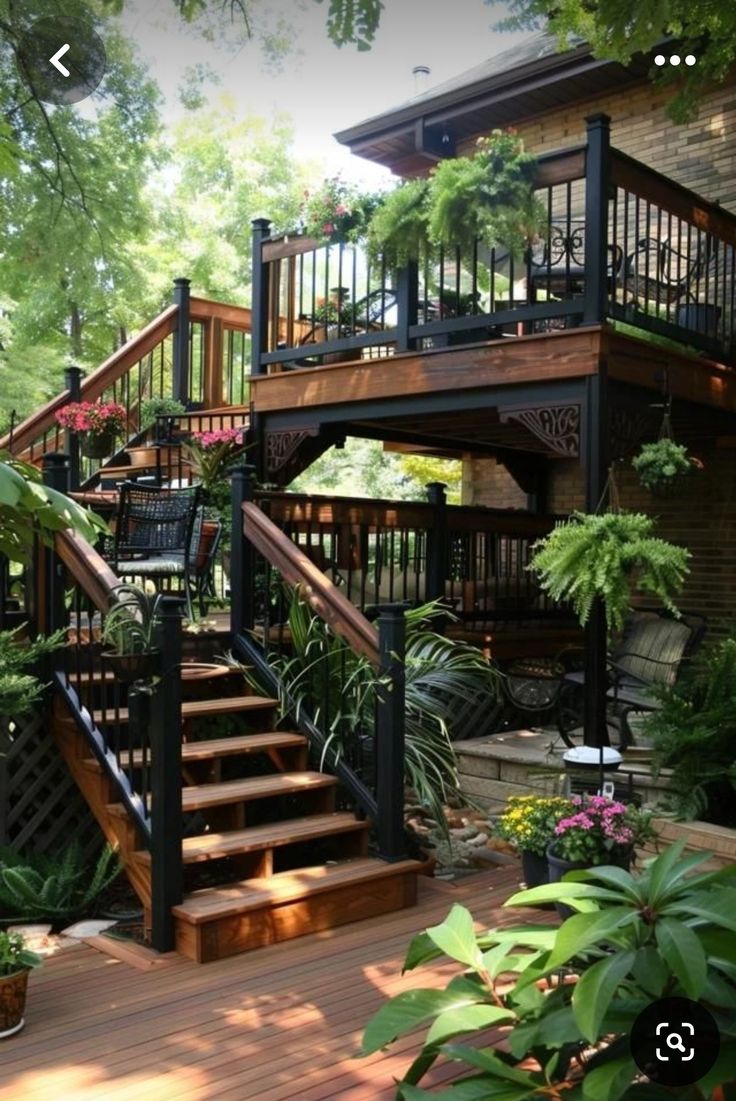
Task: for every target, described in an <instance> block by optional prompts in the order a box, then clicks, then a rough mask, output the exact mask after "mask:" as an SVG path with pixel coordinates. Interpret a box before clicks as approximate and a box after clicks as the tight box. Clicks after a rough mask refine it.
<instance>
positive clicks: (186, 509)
mask: <svg viewBox="0 0 736 1101" xmlns="http://www.w3.org/2000/svg"><path fill="white" fill-rule="evenodd" d="M199 495H200V489H199V486H185V487H183V488H180V489H161V488H159V487H158V486H142V485H138V484H136V483H134V482H124V483H123V485H122V486H121V488H120V505H119V507H118V515H117V521H116V525H115V546H114V550H113V562H112V564H113V568H114V570H115V572H116V573H117V574H118V575H119V576H120V577H133V578H136V577H139V578H150V579H153V580H157V579H159V578H168V579H170V578H172V577H179V578H181V579H182V582H183V595H184V599H185V600H186V605H187V615H188V616H189V618H190V619H193V617H194V611H193V608H192V590H193V589H194V590H195V591H196V589H197V584H196V557H197V550H198V548H199V539H200V532H201V526H202V513H201V511H200V510H199V509H198V507H197V506H198V503H199Z"/></svg>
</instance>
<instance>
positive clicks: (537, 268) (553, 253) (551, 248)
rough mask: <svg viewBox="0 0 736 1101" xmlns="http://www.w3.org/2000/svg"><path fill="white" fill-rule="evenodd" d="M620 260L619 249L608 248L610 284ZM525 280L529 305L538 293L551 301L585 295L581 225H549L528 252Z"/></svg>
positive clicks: (583, 225)
mask: <svg viewBox="0 0 736 1101" xmlns="http://www.w3.org/2000/svg"><path fill="white" fill-rule="evenodd" d="M622 260H623V252H622V250H621V248H620V247H619V246H618V245H609V246H608V264H607V272H608V279H609V281H610V282H611V283H612V284H613V283H614V282H615V280H616V279H617V278H618V276H619V273H620V271H621V263H622ZM528 281H529V298H530V300H531V301H532V302H536V301H537V299H538V297H539V292H540V291H543V292H544V293H545V294H547V295H549V296H551V297H554V298H573V297H575V296H577V295H582V294H583V293H584V291H585V223H584V222H580V221H575V222H570V223H569V224H568V223H563V224H562V225H551V226H550V232H549V235H548V236H547V237H545V238H544V239H542V240H540V241H539V242H538V243H537V244H536V245H535V246H534V247H533V248H532V250H531V256H530V260H529V277H528Z"/></svg>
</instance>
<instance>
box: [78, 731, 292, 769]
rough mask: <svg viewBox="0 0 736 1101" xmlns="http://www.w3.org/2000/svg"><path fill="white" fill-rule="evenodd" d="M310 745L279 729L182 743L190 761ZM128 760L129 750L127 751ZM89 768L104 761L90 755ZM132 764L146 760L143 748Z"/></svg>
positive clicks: (183, 755)
mask: <svg viewBox="0 0 736 1101" xmlns="http://www.w3.org/2000/svg"><path fill="white" fill-rule="evenodd" d="M306 745H307V739H306V738H305V737H304V736H303V735H302V734H289V733H287V732H284V731H279V730H275V731H273V733H270V734H238V735H235V736H233V737H231V738H210V739H209V740H207V741H195V742H184V743H183V745H182V747H181V759H182V761H183V762H184V763H185V764H186V763H187V762H189V761H209V760H212V759H213V758H215V757H240V756H242V755H243V754H247V753H266V752H267V751H268V750H269V749H302V748H303V747H304V746H306ZM150 759H151V754H150V751H149V752H148V753H147V754H146V760H147V761H150ZM125 760H126V762H127V761H128V753H127V752H126V753H125ZM83 763H84V765H85V767H86V768H91V769H94V770H95V771H99V769H100V767H101V766H100V764H99V762H98V761H97V758H95V757H88V758H87V759H86V760H85V761H84V762H83ZM132 764H134V765H142V764H143V750H142V749H134V750H133V753H132Z"/></svg>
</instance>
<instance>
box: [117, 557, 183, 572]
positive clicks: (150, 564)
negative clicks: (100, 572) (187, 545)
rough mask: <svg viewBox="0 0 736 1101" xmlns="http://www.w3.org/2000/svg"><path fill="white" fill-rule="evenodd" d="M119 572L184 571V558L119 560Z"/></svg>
mask: <svg viewBox="0 0 736 1101" xmlns="http://www.w3.org/2000/svg"><path fill="white" fill-rule="evenodd" d="M118 573H124V574H138V573H140V574H151V575H153V574H161V575H164V574H170V573H184V559H183V558H175V557H171V558H137V559H135V560H134V561H132V562H118Z"/></svg>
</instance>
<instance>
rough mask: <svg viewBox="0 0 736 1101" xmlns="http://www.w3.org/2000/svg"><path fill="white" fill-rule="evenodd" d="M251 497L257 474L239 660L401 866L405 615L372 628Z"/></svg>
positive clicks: (239, 578)
mask: <svg viewBox="0 0 736 1101" xmlns="http://www.w3.org/2000/svg"><path fill="white" fill-rule="evenodd" d="M252 492H253V490H252V481H251V472H250V471H248V470H239V471H236V472H235V474H234V476H233V531H232V605H231V609H232V624H231V625H232V634H233V647H234V650H235V652H236V653H238V654H239V655H240V656H241V657H242V658H243V659H244V660H245V661H246V662H247V663H248V664H249V665H250V666H251V667H252V668H253V669H254V670H255V671H256V672H257V673H258V674H259V675H260V677H261V678H262V680H263V681H264V682H265V685H266V686H267V688H268V690H269V691H271V692H273V693H278V695H279V697H280V698H281V700H282V701H283V702H284V705H285V707H286V709H287V710H288V711H289V712H290V719H291V720H292V721H293V722H294V723H295V724H296V725H297V726H298V728H299V729H301V730H302V731H303V732H304V733H305V734H306V735H307V736H308V738H309V739H310V745H311V748H312V751H313V753H314V754H316V755H317V757H318V759H319V761H320V763H321V764H322V765H324V766H325V767H329V768H330V769H331V771H333V773H334V774H335V775H336V776H337V777H338V779H339V780H340V782H341V785H342V789H343V791H344V793H345V796H346V799H347V800H348V802H350V803H351V804H352V805H354V806H355V807H357V809H358V810H359V812H361V813H363V814H364V815H365V816H366V817H368V818H370V819H371V820H372V821H373V822H374V824H375V827H376V838H377V845H378V853H379V855H380V856H381V857H382V858H384V859H386V860H398V859H401V858H402V857H403V856H404V855H405V843H404V829H403V795H404V695H403V691H404V689H403V685H404V670H403V662H404V640H405V636H404V615H403V608H402V607H400V606H396V605H394V606H387V607H383V608H381V609H380V610H379V617H378V624H377V628H376V627H374V626H372V625H371V624H370V623H369V622H368V620H366V619H365V617H364V616H363V615H362V614H361V613H360V612H359V611H358V610H357V609H356V608H354V607H353V605H351V604H350V603H349V601H348V600H347V599H346V598H345V597H344V596H343V594H342V593H341V592H340V591H339V589H337V587H336V586H334V585H333V584H332V583H331V582H330V581H329V579H328V578H327V577H326V576H325V575H324V574H322V573H321V572H320V571H319V570H317V569H316V568H315V566H314V565H313V563H312V562H311V561H310V559H309V558H308V557H307V556H306V555H305V554H304V553H303V551H302V550H300V549H299V548H298V547H297V546H296V545H295V544H294V543H293V542H292V541H291V540H290V539H288V538H287V537H286V536H285V535H284V533H283V532H281V531H280V530H279V529H278V528H277V527H276V526H275V525H274V524H273V523H272V522H271V521H270V520H269V519H268V518H267V517H266V516H265V514H264V513H263V512H262V511H261V510H260V509H259V508H258V507H257V506H256V505H254V504H253V502H252ZM296 593H298V594H299V596H298V599H297V597H296V595H295V594H296ZM290 614H291V620H290ZM312 621H313V622H312Z"/></svg>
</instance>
